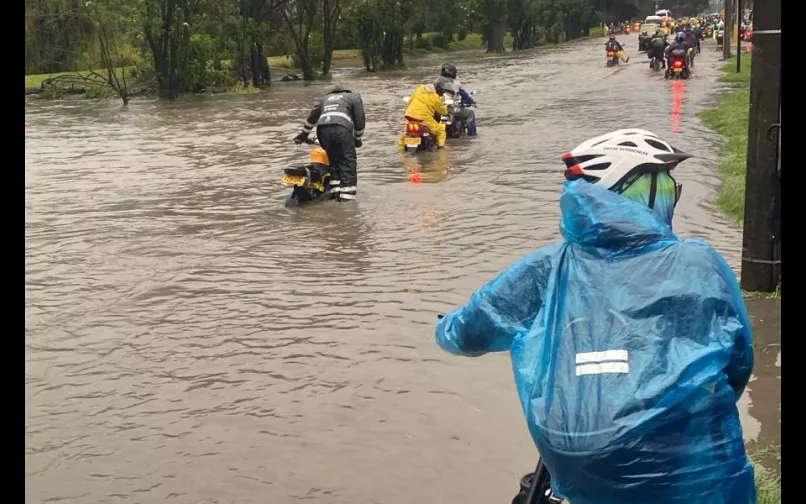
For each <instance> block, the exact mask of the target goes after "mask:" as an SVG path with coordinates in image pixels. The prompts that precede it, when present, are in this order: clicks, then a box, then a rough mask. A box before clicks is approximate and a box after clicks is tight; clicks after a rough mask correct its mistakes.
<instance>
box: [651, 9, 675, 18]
mask: <svg viewBox="0 0 806 504" xmlns="http://www.w3.org/2000/svg"><path fill="white" fill-rule="evenodd" d="M655 15H656V16H659V17H662V18H670V17H672V11H670V10H667V9H661V10H659V11H658V12H656V13H655Z"/></svg>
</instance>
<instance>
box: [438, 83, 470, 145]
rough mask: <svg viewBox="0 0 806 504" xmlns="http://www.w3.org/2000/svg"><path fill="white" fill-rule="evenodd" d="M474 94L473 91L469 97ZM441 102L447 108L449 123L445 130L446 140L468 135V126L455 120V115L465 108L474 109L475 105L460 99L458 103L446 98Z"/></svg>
mask: <svg viewBox="0 0 806 504" xmlns="http://www.w3.org/2000/svg"><path fill="white" fill-rule="evenodd" d="M474 93H475V91H471V92H470V94H471V95H473V94H474ZM443 101H444V102H445V105H446V106H447V107H448V112H449V115H450V123H449V124H448V125H447V126H446V128H445V129H446V131H447V133H448V138H459V137H461V136H463V135H466V134H467V133H468V125H467V124H465V123H464V122H462V121H458V120H456V116H455V113H456V112H459V111H460V110H462V109H464V108H467V107H475V106H476V104H475V103H474V102H466V101H464V100H463V99H462V98H461V97H460V98H459V100H458V101H456V100H454V99H451V98H448V97H446V98H445V99H444V100H443Z"/></svg>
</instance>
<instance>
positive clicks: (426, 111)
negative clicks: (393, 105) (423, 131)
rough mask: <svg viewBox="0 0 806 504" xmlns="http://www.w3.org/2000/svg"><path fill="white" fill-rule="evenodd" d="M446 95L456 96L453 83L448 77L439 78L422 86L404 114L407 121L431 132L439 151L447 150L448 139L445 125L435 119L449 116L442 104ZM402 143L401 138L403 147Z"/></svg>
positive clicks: (415, 93) (413, 96)
mask: <svg viewBox="0 0 806 504" xmlns="http://www.w3.org/2000/svg"><path fill="white" fill-rule="evenodd" d="M446 93H447V94H449V95H451V96H453V95H454V94H456V92H455V90H454V84H453V81H452V80H451V79H449V78H447V77H442V76H439V77H437V78H436V80H435V81H434V82H433V83H431V82H427V83H425V84H420V86H418V87H417V90H416V91H414V94H413V95H411V98H410V99H409V104H408V105H407V106H406V111H405V112H404V113H403V115H404V116H405V117H406V119H409V120H412V121H419V122H422V123H423V124H424V125H425V126H426V127H427V128H428V130H429V131H431V133H432V134H433V135H434V139H435V140H436V144H437V149H443V148H445V141H446V139H447V138H448V133H447V131H445V124H444V123H441V122H439V121H438V120H437V119H435V118H434V116H435V115H438V116H447V115H448V107H446V106H445V103H443V102H442V96H443V95H445V94H446ZM402 142H403V139H402V138H401V140H400V143H401V145H402Z"/></svg>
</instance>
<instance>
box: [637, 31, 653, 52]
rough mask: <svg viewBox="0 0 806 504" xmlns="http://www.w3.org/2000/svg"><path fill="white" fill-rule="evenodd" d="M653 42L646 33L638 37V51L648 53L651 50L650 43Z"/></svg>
mask: <svg viewBox="0 0 806 504" xmlns="http://www.w3.org/2000/svg"><path fill="white" fill-rule="evenodd" d="M650 40H652V37H650V36H649V35H648V34H647V33H646V32H644V33H642V34H641V35H638V50H639V51H646V50H648V49H649V41H650Z"/></svg>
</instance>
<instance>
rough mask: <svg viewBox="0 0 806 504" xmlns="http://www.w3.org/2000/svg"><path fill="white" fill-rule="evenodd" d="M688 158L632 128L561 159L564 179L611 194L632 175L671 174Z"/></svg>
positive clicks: (586, 144)
mask: <svg viewBox="0 0 806 504" xmlns="http://www.w3.org/2000/svg"><path fill="white" fill-rule="evenodd" d="M690 157H691V156H690V155H689V154H686V153H685V152H682V151H680V150H678V149H676V148H674V147H673V146H671V145H670V144H669V143H668V142H666V141H665V140H663V139H661V138H660V137H659V136H658V135H656V134H655V133H652V132H651V131H647V130H644V129H637V128H632V129H621V130H617V131H612V132H610V133H606V134H604V135H601V136H598V137H596V138H591V139H590V140H587V141H585V142H582V143H581V144H579V145H578V146H577V147H575V148H574V149H573V150H571V151H570V152H566V153H565V154H564V155H563V157H562V159H563V162H564V163H565V166H566V170H565V178H566V179H568V180H575V179H578V178H584V179H585V180H587V181H588V182H591V183H594V184H600V185H602V186H604V187H605V188H606V189H611V190H612V189H614V188H616V187H618V186H619V185H620V184H622V183H623V182H625V181H627V180H628V179H629V178H631V177H632V176H633V175H636V174H639V173H660V172H664V171H671V170H673V169H674V168H675V167H676V166H677V165H678V163H680V162H681V161H685V160H686V159H688V158H690Z"/></svg>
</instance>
